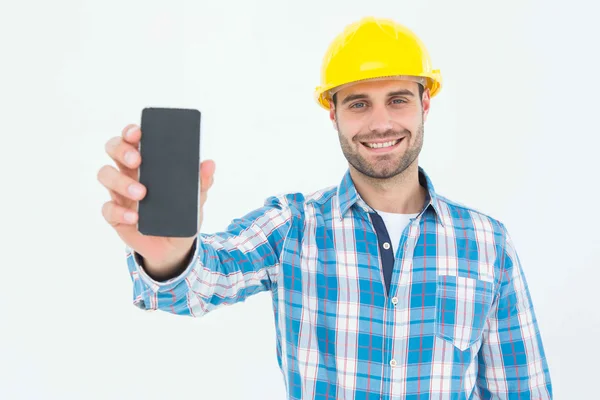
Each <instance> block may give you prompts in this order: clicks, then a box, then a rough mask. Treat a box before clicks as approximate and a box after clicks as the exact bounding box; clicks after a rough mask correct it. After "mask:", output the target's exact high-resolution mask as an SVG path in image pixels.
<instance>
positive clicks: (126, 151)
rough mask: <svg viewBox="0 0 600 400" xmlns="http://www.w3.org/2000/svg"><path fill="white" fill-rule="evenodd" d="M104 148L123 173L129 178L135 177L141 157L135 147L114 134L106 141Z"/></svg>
mask: <svg viewBox="0 0 600 400" xmlns="http://www.w3.org/2000/svg"><path fill="white" fill-rule="evenodd" d="M105 150H106V153H107V154H108V155H109V156H110V158H112V159H113V160H114V161H115V162H116V163H117V166H118V167H119V169H120V170H121V171H122V172H123V173H125V174H126V175H127V176H129V177H130V178H135V177H137V168H138V167H139V165H140V163H141V160H142V158H141V156H140V152H139V151H138V150H137V149H136V148H135V147H133V146H132V145H131V144H129V143H127V142H126V141H124V140H123V139H122V138H121V137H120V136H115V137H113V138H112V139H110V140H109V141H108V142H106V145H105Z"/></svg>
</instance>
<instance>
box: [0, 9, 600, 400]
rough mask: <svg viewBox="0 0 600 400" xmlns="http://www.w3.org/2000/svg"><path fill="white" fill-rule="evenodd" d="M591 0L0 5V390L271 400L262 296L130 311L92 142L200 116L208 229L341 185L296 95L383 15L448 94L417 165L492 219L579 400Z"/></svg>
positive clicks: (593, 126)
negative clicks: (155, 111) (366, 21)
mask: <svg viewBox="0 0 600 400" xmlns="http://www.w3.org/2000/svg"><path fill="white" fill-rule="evenodd" d="M593 4H594V2H592V1H584V0H572V1H568V2H567V1H563V2H558V1H541V0H539V1H533V0H529V1H527V0H518V1H517V0H513V1H495V2H487V1H486V2H482V1H462V2H457V1H441V0H439V1H418V2H417V1H399V0H393V1H392V0H385V1H384V0H378V1H375V0H370V1H368V2H366V1H349V0H344V1H337V0H335V1H333V0H330V1H319V2H317V1H316V0H313V1H293V2H291V1H281V0H262V1H242V0H238V1H234V2H232V1H204V0H197V1H185V2H184V1H176V0H173V1H169V2H167V1H148V0H144V1H141V0H140V1H119V2H117V1H116V0H113V1H91V0H89V1H29V2H26V1H21V2H8V1H3V2H2V9H1V11H0V33H1V35H0V37H1V39H0V40H1V41H2V46H1V48H0V51H1V53H0V57H1V63H0V69H1V73H0V80H1V81H0V84H1V85H0V95H1V106H2V108H1V110H2V112H1V118H0V135H1V137H2V146H0V151H1V152H2V157H0V159H1V162H2V166H1V171H2V184H1V185H2V186H1V189H0V190H1V192H2V194H1V199H2V200H1V201H2V219H1V227H2V241H1V242H0V243H2V249H1V255H2V259H1V265H0V268H1V275H0V287H1V289H0V398H2V399H144V400H150V399H163V398H171V399H179V398H188V397H189V398H207V399H216V398H219V399H283V398H284V395H285V392H284V387H283V379H282V376H281V373H280V371H279V370H278V366H277V361H276V353H275V330H274V322H273V317H272V309H271V303H270V296H269V295H268V294H265V293H263V294H260V295H257V296H255V297H253V298H250V299H248V300H247V302H246V303H242V304H237V305H236V306H233V307H228V308H222V309H220V310H218V311H215V312H213V313H212V314H209V315H207V316H205V317H204V318H201V319H196V320H194V319H191V318H186V317H177V316H172V315H168V314H166V313H145V312H142V311H139V310H137V309H136V308H135V307H134V306H133V305H132V303H131V300H132V288H131V281H130V278H129V275H128V272H127V266H126V262H125V253H124V245H123V244H122V243H121V242H120V239H119V238H118V236H117V235H116V234H115V233H114V231H113V230H112V228H111V227H110V226H109V225H108V224H107V223H106V222H105V221H104V220H103V218H102V215H101V207H102V204H103V203H104V202H105V201H107V200H108V199H109V197H108V193H107V192H106V190H105V189H104V188H103V187H102V186H101V185H100V184H99V182H98V181H97V180H96V173H97V171H98V170H99V169H100V167H101V166H102V165H104V164H106V163H110V160H109V158H108V156H107V155H106V154H105V152H104V144H105V142H106V141H107V140H108V139H109V138H111V137H112V136H114V135H119V134H120V132H121V129H122V128H123V127H124V126H125V125H126V124H128V123H139V122H140V115H141V110H142V108H144V107H146V106H168V107H192V108H198V109H200V110H201V111H202V113H203V122H202V124H203V132H202V133H203V136H202V142H201V157H202V159H213V160H215V162H216V165H217V172H216V175H215V184H214V186H213V189H211V191H210V194H209V199H208V202H207V204H206V209H205V210H206V217H205V221H204V225H203V227H202V230H203V231H204V232H213V231H216V230H221V229H223V228H225V227H226V226H227V224H228V223H229V222H230V221H231V220H232V219H233V218H235V217H239V216H241V215H243V214H245V213H246V212H248V211H250V210H252V209H254V208H258V207H260V206H261V205H262V202H263V201H264V199H265V198H266V197H268V196H269V195H272V194H276V193H282V192H286V191H303V192H309V191H313V190H317V189H319V188H322V187H325V186H329V185H333V184H337V183H338V182H339V180H340V178H341V177H342V174H343V173H344V171H345V170H346V167H347V163H346V160H345V158H344V157H343V155H342V153H341V150H340V147H339V142H338V138H337V133H336V132H335V131H334V130H333V128H332V125H331V123H330V122H329V120H328V114H327V112H326V111H325V110H323V109H321V108H319V107H318V106H317V105H316V103H315V102H314V101H313V98H312V94H313V93H312V91H313V89H314V87H315V86H316V85H318V84H319V72H320V66H321V59H322V56H323V54H324V52H325V50H326V48H327V46H328V44H329V42H330V40H332V39H333V37H334V36H335V35H337V34H338V33H339V32H340V31H341V30H342V29H343V28H344V26H346V25H347V24H349V23H351V22H353V21H355V20H357V19H359V18H361V17H363V16H365V15H375V16H380V17H389V18H393V19H395V20H397V21H398V22H401V23H403V24H405V25H407V26H408V27H409V28H411V29H413V30H414V31H415V32H416V33H417V34H418V35H419V36H420V37H421V38H422V39H423V41H424V42H425V43H426V45H427V47H428V49H429V52H430V54H431V57H432V60H433V63H434V67H435V68H440V69H441V71H442V74H443V77H444V82H445V85H444V87H443V89H442V91H441V92H440V94H439V96H438V97H435V98H434V99H433V101H432V107H431V113H430V115H429V119H428V121H427V123H426V125H425V145H424V149H423V152H422V153H421V158H420V164H421V166H423V167H424V168H425V169H426V171H427V172H428V173H429V174H430V176H431V178H432V180H433V183H434V185H435V187H436V189H437V190H438V191H439V192H440V193H442V194H444V195H446V196H448V197H449V198H451V199H454V200H457V201H459V202H462V203H465V204H467V205H470V206H472V207H475V208H477V209H479V210H481V211H483V212H486V213H488V214H489V215H491V216H493V217H495V218H498V219H499V220H501V221H503V222H504V223H506V225H507V227H508V229H509V231H510V232H511V234H512V236H513V237H514V240H515V242H516V245H517V249H518V252H519V255H520V257H521V261H522V262H523V265H524V268H525V272H526V276H527V279H528V280H529V283H530V290H531V292H532V296H533V299H534V304H535V306H536V310H537V314H538V317H539V325H540V328H541V330H542V336H543V339H544V344H545V347H546V352H547V355H548V360H549V363H550V368H551V374H552V378H553V383H554V388H555V394H556V398H557V399H591V398H596V397H594V396H595V395H594V394H593V393H596V392H597V390H598V389H596V388H597V387H598V372H599V367H598V362H599V359H600V350H599V346H598V337H599V335H600V312H599V307H598V306H599V303H600V302H599V291H598V281H599V279H600V272H599V270H600V261H599V260H600V244H599V243H600V234H599V226H600V211H599V208H598V204H599V201H600V200H599V197H598V195H599V190H598V174H599V172H600V165H599V162H598V158H599V156H598V147H599V146H600V140H599V139H598V135H599V133H600V132H599V129H598V114H599V112H598V98H597V95H598V93H599V89H600V84H599V82H598V76H599V75H598V70H599V69H600V58H599V55H598V50H597V48H598V43H597V42H598V38H600V28H599V27H598V25H599V24H598V21H597V15H598V9H597V8H596V9H594V8H595V7H597V6H595V5H593Z"/></svg>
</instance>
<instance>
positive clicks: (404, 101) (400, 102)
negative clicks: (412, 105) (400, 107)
mask: <svg viewBox="0 0 600 400" xmlns="http://www.w3.org/2000/svg"><path fill="white" fill-rule="evenodd" d="M396 101H397V102H398V103H395V104H402V103H406V102H407V101H406V100H405V99H394V100H392V102H396Z"/></svg>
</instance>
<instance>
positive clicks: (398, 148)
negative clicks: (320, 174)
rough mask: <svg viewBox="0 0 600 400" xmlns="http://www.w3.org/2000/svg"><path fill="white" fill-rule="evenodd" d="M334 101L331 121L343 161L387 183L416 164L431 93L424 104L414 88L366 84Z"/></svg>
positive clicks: (405, 83) (416, 86) (397, 83)
mask: <svg viewBox="0 0 600 400" xmlns="http://www.w3.org/2000/svg"><path fill="white" fill-rule="evenodd" d="M336 100H337V101H336V103H337V105H336V106H334V105H333V102H331V103H332V105H331V109H330V118H331V120H332V122H333V123H334V125H335V127H336V129H337V131H338V136H339V139H340V144H341V147H342V152H343V153H344V156H345V157H346V159H347V160H348V162H349V163H350V165H351V166H352V167H354V168H355V169H356V170H357V171H358V172H360V173H362V174H363V175H366V176H368V177H370V178H375V179H389V178H392V177H394V176H396V175H398V174H400V173H402V171H404V170H405V169H406V168H407V167H408V166H410V165H411V164H412V163H413V162H414V161H415V160H416V159H417V157H418V156H419V153H420V152H421V148H422V146H423V123H424V122H425V119H426V118H427V114H428V113H429V103H430V98H429V91H428V90H425V92H424V93H423V98H422V99H421V98H420V97H419V84H418V83H416V82H410V81H400V80H381V81H365V82H361V83H357V84H355V85H352V86H348V87H346V88H343V89H342V90H340V91H339V92H337V99H336ZM390 142H391V143H390Z"/></svg>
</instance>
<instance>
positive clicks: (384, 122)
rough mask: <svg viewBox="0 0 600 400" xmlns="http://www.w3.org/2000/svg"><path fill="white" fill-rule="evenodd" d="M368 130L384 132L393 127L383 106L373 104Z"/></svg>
mask: <svg viewBox="0 0 600 400" xmlns="http://www.w3.org/2000/svg"><path fill="white" fill-rule="evenodd" d="M368 128H369V130H370V131H371V132H377V133H381V134H383V133H386V132H389V131H391V130H392V129H393V125H392V120H391V118H390V114H389V112H388V110H387V108H386V107H385V106H374V107H373V111H372V113H371V119H370V121H369V126H368Z"/></svg>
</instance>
